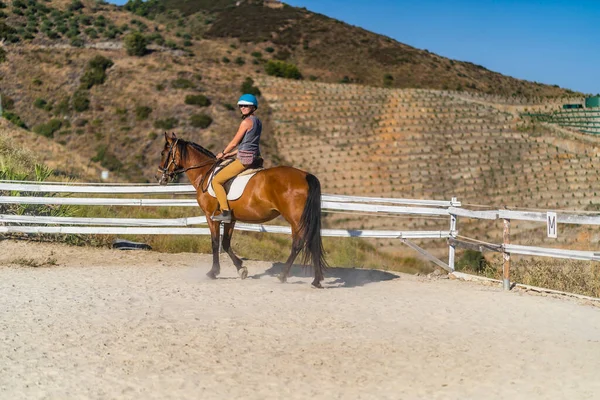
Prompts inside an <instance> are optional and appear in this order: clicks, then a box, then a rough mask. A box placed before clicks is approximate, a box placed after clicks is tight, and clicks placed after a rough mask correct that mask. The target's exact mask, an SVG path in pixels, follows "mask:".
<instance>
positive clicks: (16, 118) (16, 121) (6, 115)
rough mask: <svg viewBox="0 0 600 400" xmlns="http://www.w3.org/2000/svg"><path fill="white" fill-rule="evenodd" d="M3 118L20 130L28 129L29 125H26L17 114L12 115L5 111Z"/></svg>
mask: <svg viewBox="0 0 600 400" xmlns="http://www.w3.org/2000/svg"><path fill="white" fill-rule="evenodd" d="M2 116H3V117H4V118H6V119H7V120H8V121H10V122H11V123H12V124H14V125H16V126H18V127H19V128H23V129H27V125H26V124H25V122H23V120H21V117H19V116H18V115H17V114H15V113H12V112H10V111H4V113H3V114H2Z"/></svg>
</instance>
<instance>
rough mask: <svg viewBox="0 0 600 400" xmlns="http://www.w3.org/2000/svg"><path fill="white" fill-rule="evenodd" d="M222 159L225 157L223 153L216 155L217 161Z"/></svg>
mask: <svg viewBox="0 0 600 400" xmlns="http://www.w3.org/2000/svg"><path fill="white" fill-rule="evenodd" d="M223 157H225V154H223V153H219V154H217V160H221V159H222V158H223Z"/></svg>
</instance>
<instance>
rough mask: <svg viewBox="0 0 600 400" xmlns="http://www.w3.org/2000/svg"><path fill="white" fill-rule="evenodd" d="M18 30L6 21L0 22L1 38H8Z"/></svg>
mask: <svg viewBox="0 0 600 400" xmlns="http://www.w3.org/2000/svg"><path fill="white" fill-rule="evenodd" d="M15 33H17V30H16V29H15V28H13V27H12V26H10V25H6V24H5V23H4V22H0V39H4V40H8V39H9V38H10V37H11V36H12V35H14V34H15Z"/></svg>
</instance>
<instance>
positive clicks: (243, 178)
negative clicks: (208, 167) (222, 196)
mask: <svg viewBox="0 0 600 400" xmlns="http://www.w3.org/2000/svg"><path fill="white" fill-rule="evenodd" d="M233 161H234V159H233V158H229V159H226V160H225V161H223V162H222V163H221V164H219V166H217V168H215V170H214V171H213V173H212V174H210V177H209V178H208V194H210V195H211V196H212V197H217V196H216V195H215V192H214V191H213V188H212V180H213V176H215V174H217V173H218V172H219V171H220V170H221V169H223V168H224V167H226V166H227V165H229V164H230V163H232V162H233ZM263 163H264V160H263V159H262V158H261V157H258V158H257V159H256V160H255V161H254V162H253V163H252V165H250V166H249V167H248V168H246V169H245V170H244V171H242V172H241V173H239V174H238V175H236V176H234V177H233V178H231V179H230V180H228V181H226V182H225V183H224V184H223V188H225V192H227V200H237V199H239V198H240V197H242V194H243V193H244V189H245V188H246V185H247V184H248V181H250V178H252V177H253V176H254V174H256V173H257V172H259V171H262V170H263V169H265V168H264V167H263Z"/></svg>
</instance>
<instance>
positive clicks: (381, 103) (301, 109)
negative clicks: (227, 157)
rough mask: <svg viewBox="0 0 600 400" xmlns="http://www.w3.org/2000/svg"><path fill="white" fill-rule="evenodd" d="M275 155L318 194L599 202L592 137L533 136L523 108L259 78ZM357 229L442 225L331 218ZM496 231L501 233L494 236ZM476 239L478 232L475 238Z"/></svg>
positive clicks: (548, 205)
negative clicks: (305, 175)
mask: <svg viewBox="0 0 600 400" xmlns="http://www.w3.org/2000/svg"><path fill="white" fill-rule="evenodd" d="M260 87H261V90H262V91H263V94H264V97H265V98H266V99H267V100H268V101H269V104H270V107H271V108H272V110H273V114H272V119H273V125H274V127H275V129H276V131H275V137H276V140H277V144H278V148H279V149H280V153H281V155H282V156H283V157H284V158H285V159H286V160H288V161H289V162H291V163H292V164H294V165H296V166H298V167H300V168H304V169H306V170H309V171H311V172H313V173H315V174H316V175H317V176H319V178H320V179H321V182H322V184H323V187H324V191H325V192H328V193H338V194H354V195H368V196H378V197H399V198H416V199H444V200H449V199H450V198H452V197H457V198H458V199H459V200H460V201H462V202H463V204H471V205H477V206H489V207H491V208H501V207H504V206H507V207H512V208H521V209H522V208H545V209H585V208H586V207H587V208H588V209H589V208H593V207H594V204H596V203H599V202H600V196H599V195H600V189H598V186H599V177H598V176H599V175H598V172H599V171H598V169H599V166H598V161H599V159H598V157H599V152H600V146H599V143H600V142H598V141H597V140H596V139H595V138H591V137H584V136H583V135H580V134H577V133H574V132H566V133H562V132H556V131H554V130H551V129H550V128H545V127H539V126H538V127H536V128H535V129H532V128H531V127H530V126H529V125H527V124H526V123H525V122H524V121H523V120H521V119H520V118H519V112H520V111H522V110H523V109H525V108H547V109H551V108H555V107H556V105H554V104H544V105H539V104H538V105H536V104H509V102H507V101H504V102H503V103H502V104H500V103H495V102H491V101H489V100H494V99H493V98H486V97H485V96H468V95H465V94H462V93H456V92H448V91H434V90H421V89H404V90H400V89H382V88H370V87H365V86H358V85H336V84H323V83H296V82H289V81H285V80H278V79H272V78H265V79H262V80H261V81H260ZM330 221H331V222H332V223H334V221H337V222H345V223H347V225H349V226H354V227H358V226H363V227H365V228H375V227H377V228H390V229H391V228H392V227H393V228H394V229H399V227H403V228H416V227H423V226H427V227H428V228H432V226H435V227H437V228H441V229H447V221H446V220H443V221H431V220H429V221H422V220H408V221H404V220H398V219H397V218H386V219H366V218H365V217H364V216H344V217H341V218H331V219H330ZM500 232H501V231H500ZM480 233H483V232H480Z"/></svg>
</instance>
